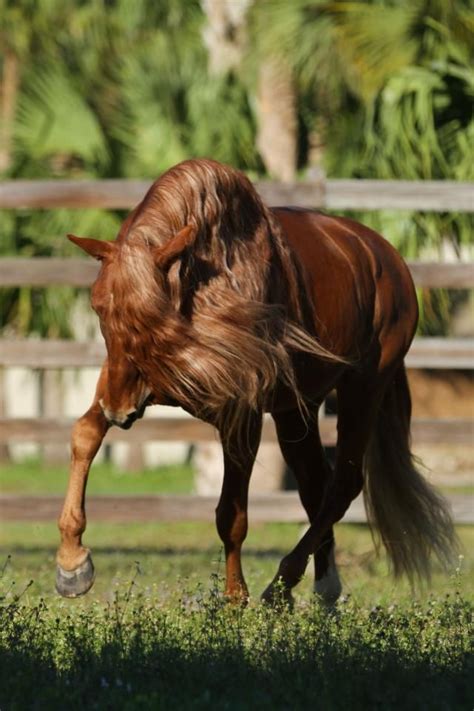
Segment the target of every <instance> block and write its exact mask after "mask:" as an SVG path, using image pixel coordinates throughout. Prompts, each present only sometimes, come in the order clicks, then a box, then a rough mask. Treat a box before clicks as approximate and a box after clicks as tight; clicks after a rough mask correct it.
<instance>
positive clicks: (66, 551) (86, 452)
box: [56, 370, 109, 597]
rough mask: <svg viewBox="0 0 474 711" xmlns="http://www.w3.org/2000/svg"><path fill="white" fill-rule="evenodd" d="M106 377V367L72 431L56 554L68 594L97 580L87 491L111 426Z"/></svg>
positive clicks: (61, 588) (59, 585)
mask: <svg viewBox="0 0 474 711" xmlns="http://www.w3.org/2000/svg"><path fill="white" fill-rule="evenodd" d="M105 377H106V376H105V374H104V370H103V371H102V374H101V377H100V379H99V383H98V386H97V391H96V396H95V399H94V403H93V404H92V406H91V408H90V409H89V410H88V411H87V412H86V413H85V415H83V416H82V417H81V418H80V419H79V420H78V421H77V422H76V424H75V425H74V428H73V431H72V438H71V467H70V473H69V484H68V489H67V493H66V499H65V501H64V505H63V510H62V513H61V516H60V518H59V521H58V527H59V530H60V533H61V544H60V546H59V549H58V553H57V556H56V561H57V564H58V565H57V573H56V590H57V591H58V593H60V594H61V595H63V596H64V597H77V596H79V595H84V593H86V592H87V591H88V590H90V588H91V587H92V584H93V582H94V566H93V564H92V558H91V555H90V551H89V550H88V549H87V548H84V547H83V545H82V534H83V533H84V531H85V528H86V512H85V493H86V484H87V477H88V474H89V469H90V466H91V464H92V460H93V459H94V457H95V455H96V454H97V450H98V449H99V447H100V445H101V443H102V440H103V439H104V436H105V434H106V432H107V430H108V428H109V425H108V423H107V420H106V419H105V417H104V414H103V412H102V409H101V407H100V405H99V399H100V397H101V396H102V388H103V384H104V380H105Z"/></svg>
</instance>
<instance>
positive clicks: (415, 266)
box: [408, 261, 474, 289]
mask: <svg viewBox="0 0 474 711" xmlns="http://www.w3.org/2000/svg"><path fill="white" fill-rule="evenodd" d="M408 266H409V268H410V272H411V275H412V277H413V281H414V282H415V285H416V286H418V287H424V288H426V289H473V288H474V264H473V263H472V262H453V263H446V262H445V263H440V262H420V261H408Z"/></svg>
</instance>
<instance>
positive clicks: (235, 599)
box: [224, 588, 249, 607]
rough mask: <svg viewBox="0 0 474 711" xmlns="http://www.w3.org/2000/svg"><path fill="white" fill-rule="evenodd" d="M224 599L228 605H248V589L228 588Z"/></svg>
mask: <svg viewBox="0 0 474 711" xmlns="http://www.w3.org/2000/svg"><path fill="white" fill-rule="evenodd" d="M224 599H225V601H226V603H227V604H228V605H231V606H233V607H247V605H248V604H249V593H248V590H242V589H240V588H239V589H238V590H226V592H225V593H224Z"/></svg>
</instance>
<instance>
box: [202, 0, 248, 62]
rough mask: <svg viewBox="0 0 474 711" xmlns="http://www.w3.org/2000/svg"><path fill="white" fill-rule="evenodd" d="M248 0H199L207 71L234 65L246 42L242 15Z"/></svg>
mask: <svg viewBox="0 0 474 711" xmlns="http://www.w3.org/2000/svg"><path fill="white" fill-rule="evenodd" d="M251 4H252V0H239V1H238V2H236V0H201V5H202V9H203V12H204V13H205V15H206V18H207V22H206V25H205V27H204V31H203V39H204V44H205V45H206V47H207V51H208V54H209V71H210V73H211V74H225V73H226V72H228V71H229V70H231V69H234V68H235V67H237V66H238V65H239V63H240V60H241V59H242V54H243V51H244V47H245V41H246V23H245V17H246V14H247V10H248V8H249V7H250V5H251Z"/></svg>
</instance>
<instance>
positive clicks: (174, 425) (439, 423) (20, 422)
mask: <svg viewBox="0 0 474 711" xmlns="http://www.w3.org/2000/svg"><path fill="white" fill-rule="evenodd" d="M73 423H74V419H70V418H66V417H39V418H38V417H3V418H0V442H2V441H3V442H7V441H8V442H38V443H40V444H61V443H64V442H67V441H68V440H69V437H70V434H71V428H72V426H73ZM319 429H320V432H321V440H322V442H323V444H324V445H326V446H334V445H335V444H336V437H337V429H336V418H335V417H331V416H326V417H322V418H321V419H320V420H319ZM411 435H412V438H413V441H414V442H415V444H435V443H438V442H441V441H445V442H450V443H451V444H468V445H469V444H473V443H474V420H469V419H462V418H445V419H422V418H417V419H414V420H412V423H411ZM130 440H132V441H133V442H134V443H135V444H143V443H145V442H152V441H156V442H159V441H166V442H217V441H218V437H217V432H216V430H215V429H214V427H212V426H211V425H208V424H206V423H205V422H201V420H197V419H194V418H192V417H190V416H182V415H178V416H176V415H170V416H167V417H146V418H145V419H143V420H140V421H139V422H136V423H135V424H134V426H133V432H131V433H129V432H128V431H124V430H121V429H119V428H117V427H112V428H111V429H110V430H109V431H108V433H107V435H106V437H105V442H106V443H107V442H108V443H113V442H122V441H128V442H130ZM262 441H263V442H277V437H276V433H275V428H274V425H273V422H272V420H271V419H267V420H265V423H264V427H263V433H262Z"/></svg>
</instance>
